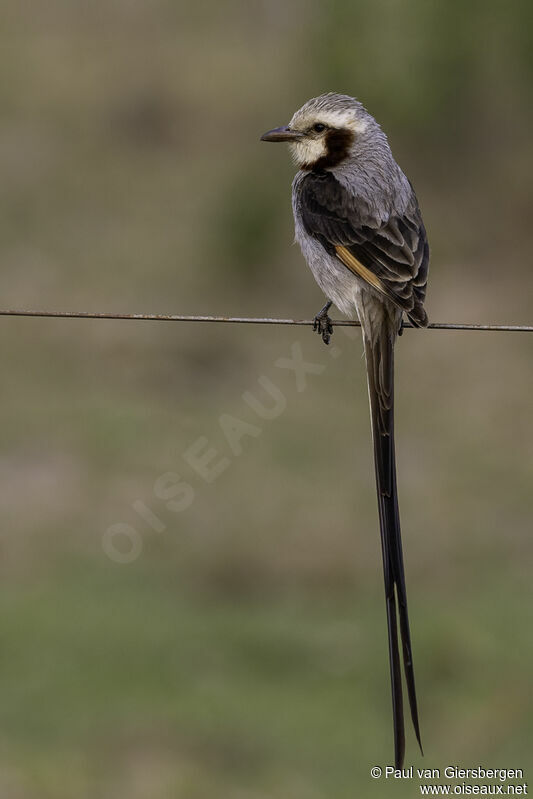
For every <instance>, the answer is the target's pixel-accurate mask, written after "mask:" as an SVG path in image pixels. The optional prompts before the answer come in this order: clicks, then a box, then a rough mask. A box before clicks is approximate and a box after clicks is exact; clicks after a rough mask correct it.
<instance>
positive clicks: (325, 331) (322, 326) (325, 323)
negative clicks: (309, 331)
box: [313, 300, 333, 344]
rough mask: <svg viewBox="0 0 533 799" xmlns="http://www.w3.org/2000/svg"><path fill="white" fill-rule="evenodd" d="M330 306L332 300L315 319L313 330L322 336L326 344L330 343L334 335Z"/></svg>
mask: <svg viewBox="0 0 533 799" xmlns="http://www.w3.org/2000/svg"><path fill="white" fill-rule="evenodd" d="M330 308H331V300H330V301H329V302H327V303H326V304H325V305H324V307H323V308H322V310H321V311H319V312H318V313H317V315H316V316H315V318H314V321H313V330H314V331H315V332H316V333H318V335H319V336H322V341H323V342H324V344H329V340H330V338H331V336H332V335H333V323H332V321H331V319H330V317H329V314H328V311H329V309H330Z"/></svg>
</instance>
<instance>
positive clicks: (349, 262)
mask: <svg viewBox="0 0 533 799" xmlns="http://www.w3.org/2000/svg"><path fill="white" fill-rule="evenodd" d="M335 252H336V253H337V256H338V257H339V258H340V260H341V261H342V262H343V264H344V266H347V267H348V269H349V270H350V272H353V273H354V275H357V276H358V277H360V278H361V279H362V280H364V281H365V283H369V284H370V285H371V286H373V287H374V288H375V289H377V290H378V291H379V292H381V294H385V296H387V297H388V296H389V292H388V291H387V289H386V288H385V286H384V285H383V283H382V282H381V280H380V279H379V277H377V275H375V274H374V273H373V272H371V271H370V269H368V268H367V267H366V266H363V264H362V263H361V262H360V261H358V260H357V258H356V257H355V255H352V253H351V252H350V251H349V250H347V249H346V247H343V246H342V245H340V244H339V245H338V246H336V247H335Z"/></svg>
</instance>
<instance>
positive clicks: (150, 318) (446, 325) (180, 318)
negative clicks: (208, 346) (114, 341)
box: [0, 309, 533, 333]
mask: <svg viewBox="0 0 533 799" xmlns="http://www.w3.org/2000/svg"><path fill="white" fill-rule="evenodd" d="M0 316H19V317H20V316H33V317H39V318H45V319H49V318H51V319H118V320H129V321H145V322H219V323H226V324H241V325H303V326H304V327H305V326H309V325H312V324H313V322H314V320H313V319H277V318H275V317H271V316H190V315H186V314H150V313H112V312H105V311H104V312H96V311H33V310H17V309H3V310H2V309H0ZM332 324H333V325H334V326H337V327H339V326H340V327H342V326H345V327H360V326H361V325H360V323H359V322H356V321H352V320H350V319H333V320H332ZM403 326H404V328H412V327H414V325H412V324H411V323H410V322H404V325H403ZM428 328H429V329H430V330H493V331H499V332H502V331H506V332H511V333H533V325H492V324H489V325H477V324H469V323H464V324H463V323H461V322H431V323H430V324H429V325H428Z"/></svg>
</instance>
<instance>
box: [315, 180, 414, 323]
mask: <svg viewBox="0 0 533 799" xmlns="http://www.w3.org/2000/svg"><path fill="white" fill-rule="evenodd" d="M300 192H301V194H300V201H301V205H300V209H301V214H302V221H303V225H304V227H305V229H306V231H307V233H308V234H309V235H311V236H314V237H315V238H317V239H318V240H319V241H320V242H321V243H322V245H323V246H324V247H325V249H326V250H327V251H328V252H329V253H330V254H332V255H336V256H337V258H339V260H341V261H342V263H344V265H345V266H346V267H347V268H348V269H350V270H351V271H352V272H354V273H355V274H357V275H358V276H359V277H360V278H362V279H363V280H365V281H366V282H367V283H369V284H370V285H371V286H373V287H374V289H376V290H377V291H378V292H379V293H381V294H383V295H384V296H386V297H388V298H389V299H390V300H391V301H392V302H393V303H394V304H395V305H397V306H398V307H399V308H401V310H402V311H404V312H405V313H406V314H407V316H408V317H409V319H410V320H411V321H412V323H413V324H414V325H416V326H424V325H426V324H427V321H428V320H427V315H426V312H425V310H424V307H423V303H424V298H425V294H426V283H427V274H428V264H429V246H428V242H427V236H426V230H425V228H424V223H423V222H422V217H421V214H420V209H419V207H418V202H417V199H416V196H415V193H414V191H413V192H412V196H411V200H410V202H409V204H408V206H407V208H406V210H405V212H404V213H403V214H402V215H401V216H394V215H393V216H391V217H390V218H389V219H388V220H387V221H386V222H382V221H381V220H379V221H373V220H376V219H377V215H376V214H373V213H372V209H370V208H368V206H367V205H366V204H365V203H363V201H361V202H360V203H358V199H357V197H354V196H352V195H350V194H349V193H348V192H347V191H346V189H345V188H344V187H343V186H342V185H341V184H340V183H339V182H338V180H337V179H336V178H335V177H334V175H332V173H331V172H322V173H313V172H310V173H309V174H308V175H306V177H305V178H304V179H303V181H302V183H301V186H300Z"/></svg>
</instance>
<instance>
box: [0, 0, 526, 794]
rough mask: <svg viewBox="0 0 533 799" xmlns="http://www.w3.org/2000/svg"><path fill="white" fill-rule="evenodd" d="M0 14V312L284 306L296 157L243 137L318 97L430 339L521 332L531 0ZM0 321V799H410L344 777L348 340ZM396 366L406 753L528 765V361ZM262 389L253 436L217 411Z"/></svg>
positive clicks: (472, 355)
mask: <svg viewBox="0 0 533 799" xmlns="http://www.w3.org/2000/svg"><path fill="white" fill-rule="evenodd" d="M2 11H3V14H2V16H3V22H2V30H1V33H0V37H1V47H0V102H1V109H2V118H1V123H0V175H1V181H0V202H1V209H0V248H1V261H2V270H1V275H0V287H1V300H0V305H2V306H3V307H15V308H48V309H70V310H95V311H122V312H147V313H149V312H152V313H157V312H161V313H199V314H210V313H213V314H236V315H254V314H260V315H279V316H295V317H299V318H309V317H310V316H312V315H313V314H314V313H315V312H316V311H317V310H318V309H319V308H320V306H321V305H322V302H323V298H322V295H321V293H320V291H319V289H318V288H317V286H316V285H315V283H314V281H313V279H312V276H311V275H310V273H308V271H307V270H306V267H305V265H304V263H303V260H302V257H301V255H300V253H299V251H298V250H297V248H296V247H294V246H291V243H292V236H293V232H292V216H291V211H290V181H291V177H292V173H293V167H292V166H291V164H290V161H289V158H288V154H287V153H286V152H285V151H284V149H283V148H273V147H271V146H267V145H264V144H260V143H259V136H260V134H261V133H262V132H263V131H264V130H266V129H268V128H271V127H274V126H276V125H279V124H284V123H286V122H287V121H288V119H289V118H290V116H291V115H292V113H293V111H294V110H295V109H296V108H298V107H299V106H300V105H301V104H302V103H303V102H304V101H305V100H306V99H308V98H309V97H310V96H314V95H316V94H319V93H321V92H323V91H328V90H336V91H341V92H347V93H350V94H355V95H356V96H358V97H359V98H360V99H361V100H362V101H363V102H364V103H365V105H367V107H368V108H369V110H370V111H371V112H372V113H373V114H374V115H375V116H376V117H377V118H378V120H379V121H380V122H381V124H382V125H383V127H384V129H385V130H386V131H387V132H388V134H389V138H390V141H391V145H392V147H393V151H394V153H395V155H396V157H397V159H398V160H399V161H400V163H401V164H402V166H403V168H404V169H405V171H406V172H407V174H408V175H409V176H410V178H411V179H412V181H413V183H414V185H415V187H416V189H417V193H418V196H419V199H420V203H421V206H422V209H423V212H424V217H425V221H426V225H427V228H428V231H429V235H430V241H431V245H432V265H431V273H430V288H429V294H428V311H429V315H430V318H431V319H432V320H433V321H468V322H494V323H531V321H532V319H531V297H532V294H533V273H532V271H531V251H532V246H533V234H532V229H533V226H532V219H531V185H532V182H533V149H532V144H531V124H532V122H533V119H532V117H533V113H532V106H531V83H532V77H533V56H532V53H533V41H532V38H533V36H532V31H533V24H532V16H531V4H530V2H526V0H523V1H521V0H512V1H511V2H509V3H506V4H503V3H500V2H498V0H484V2H483V3H481V2H470V3H464V2H458V0H448V2H444V0H443V1H442V2H428V1H427V0H406V2H402V3H400V2H398V1H397V0H373V2H370V0H365V2H361V1H359V2H353V1H352V0H333V2H304V0H295V2H288V3H287V2H282V0H263V1H262V2H260V1H259V0H249V1H248V2H244V1H241V2H225V3H219V4H217V3H215V2H207V1H206V0H197V2H194V3H189V2H171V1H170V0H153V1H152V2H144V3H142V2H139V1H138V0H107V2H105V3H100V2H95V3H92V4H88V3H85V2H81V0H68V2H67V0H63V2H61V1H60V0H51V2H47V3H41V4H38V3H28V4H21V3H20V2H15V0H5V2H4V3H3V4H2ZM0 327H1V330H2V336H1V364H2V367H1V368H2V376H3V379H2V391H1V406H0V407H1V417H2V425H1V427H0V436H1V443H2V448H1V460H0V475H1V480H0V496H1V504H0V508H1V520H2V525H1V531H2V557H1V566H0V568H1V588H0V592H1V602H0V631H1V642H0V651H1V655H0V795H1V796H2V797H4V796H5V797H9V799H67V798H68V799H72V797H76V799H78V797H79V798H80V799H85V798H87V799H89V797H90V799H95V798H96V799H115V797H120V798H121V799H122V797H128V798H129V799H160V798H162V797H179V799H181V798H182V797H183V799H205V798H206V797H209V798H211V797H221V796H223V797H232V799H233V798H234V799H266V798H267V797H269V798H270V797H276V799H322V798H324V799H326V797H327V798H328V799H329V798H330V797H338V798H339V799H342V798H343V797H353V796H355V795H359V794H361V795H363V796H366V797H374V796H382V795H384V794H389V793H390V794H392V795H395V796H399V797H404V796H405V797H408V796H416V795H418V781H416V780H415V781H414V782H409V781H403V782H395V783H394V784H391V782H390V781H389V782H387V783H385V782H384V781H379V780H377V781H376V780H372V779H371V778H370V776H369V770H370V767H371V766H373V765H376V764H378V765H382V766H384V765H385V764H387V763H390V761H391V759H392V730H391V708H390V693H389V677H388V661H387V643H386V622H385V608H384V600H383V588H382V573H381V554H380V549H379V536H378V526H377V514H376V503H375V495H374V483H373V467H372V462H371V445H370V432H369V419H368V408H367V393H366V386H365V377H364V363H363V360H362V358H361V342H360V338H359V335H358V334H357V335H355V334H354V336H353V340H352V339H350V337H349V336H348V335H346V333H345V330H344V329H338V330H337V332H336V334H335V339H334V340H335V341H336V344H337V350H336V354H337V357H333V356H332V354H331V349H330V350H329V351H328V350H326V348H324V347H323V345H322V344H321V342H320V341H319V339H318V338H317V337H315V336H314V335H313V334H312V333H311V331H310V330H307V329H304V328H266V327H265V328H262V327H256V326H250V327H246V328H244V327H242V326H241V327H232V326H223V327H222V326H217V327H215V326H212V325H199V324H198V325H196V324H194V325H193V324H190V325H185V324H183V325H182V324H180V325H178V324H165V323H150V322H144V323H141V322H136V323H134V322H112V321H81V320H79V321H76V320H72V321H62V320H43V319H13V318H12V319H6V318H4V319H0ZM298 347H300V348H301V352H302V355H303V357H304V358H305V360H306V361H308V362H311V363H314V364H315V365H318V366H317V367H316V369H315V371H316V372H317V373H315V374H307V375H306V376H305V385H300V386H299V388H301V389H302V390H301V391H299V390H297V388H298V387H297V384H296V380H295V376H294V373H293V372H292V371H291V370H289V369H284V368H281V367H280V366H279V365H276V362H277V361H278V360H279V359H283V358H290V357H291V352H292V353H293V354H294V352H297V350H298ZM397 370H398V378H397V392H398V409H397V415H398V418H397V430H398V432H397V435H398V447H397V448H398V453H399V455H398V460H399V470H400V477H399V482H400V501H401V508H402V519H403V528H404V546H405V558H406V569H407V578H408V589H409V597H410V610H411V625H412V631H413V643H414V654H415V664H416V672H417V681H418V690H419V701H420V712H421V724H422V733H423V740H424V746H425V752H426V755H425V757H424V758H423V759H422V758H421V756H420V755H419V753H418V752H417V748H416V744H415V741H414V738H413V735H412V734H411V732H410V731H409V734H408V750H407V752H408V755H407V763H408V764H414V765H415V766H421V765H424V766H426V767H431V768H443V767H444V766H446V765H462V766H468V767H471V766H476V765H483V766H485V767H500V768H502V767H507V768H510V767H517V768H524V769H527V768H528V766H530V765H531V751H532V748H533V721H532V719H533V712H532V711H533V707H532V691H531V661H532V656H533V624H532V622H533V614H532V604H531V572H532V568H533V564H532V557H531V555H532V543H531V541H532V539H531V528H532V496H531V495H532V491H531V486H532V480H533V452H532V442H533V414H532V399H531V398H532V395H533V337H531V336H530V335H526V334H517V333H515V334H512V333H500V334H498V333H460V332H438V331H421V332H418V333H415V332H412V331H407V332H406V334H405V335H404V336H403V338H402V339H401V341H400V342H399V346H398V355H397ZM318 372H319V373H318ZM265 379H267V380H268V381H270V382H266V380H265ZM258 381H260V382H258ZM273 386H275V388H276V390H277V396H276V403H275V404H276V407H277V408H278V410H279V411H280V412H279V413H276V412H273V413H272V414H270V415H271V416H272V417H274V418H266V419H265V418H260V417H259V416H258V415H257V413H256V411H254V410H253V408H252V407H251V406H250V404H249V403H247V402H246V399H245V398H243V394H245V392H251V393H252V394H253V395H254V396H255V398H256V400H259V401H260V402H261V403H262V404H263V405H264V406H266V407H267V408H269V407H270V408H272V407H273V406H274V399H273V398H272V397H271V396H269V393H268V391H267V389H266V387H267V388H268V387H270V390H271V391H272V390H273V388H272V387H273ZM248 399H249V398H248ZM224 414H226V415H227V414H229V415H230V417H234V419H238V420H239V422H238V424H240V425H241V426H240V428H239V434H242V439H241V441H240V444H241V451H240V452H239V454H237V453H236V452H235V450H236V449H238V448H237V447H236V446H235V445H234V448H233V450H232V449H231V447H230V445H229V443H228V441H227V438H226V436H224V434H223V431H222V429H221V421H222V425H224V424H226V425H227V424H228V421H229V423H230V424H233V425H235V424H237V422H235V421H234V420H233V421H232V420H231V419H229V420H228V417H227V416H224ZM221 416H222V420H221ZM243 423H246V424H247V425H248V427H245V428H243V427H242V424H243ZM195 448H197V451H198V452H200V451H201V452H202V453H204V454H205V452H206V451H207V450H208V449H213V450H216V454H211V456H212V458H213V460H212V462H211V466H213V465H218V469H219V471H220V474H219V475H218V476H217V477H216V478H215V479H213V480H212V481H211V482H206V480H205V479H203V478H202V477H201V476H200V475H199V474H198V473H197V471H195V469H194V468H193V466H192V465H191V464H192V455H191V452H193V451H194V449H195ZM169 473H171V475H174V476H173V477H172V476H169ZM176 475H178V476H179V480H180V481H181V484H179V483H177V481H178V477H176ZM172 480H174V483H173V482H172ZM184 484H186V485H184ZM116 525H119V527H117V526H116ZM125 525H129V526H125ZM527 776H528V775H527V774H526V778H527Z"/></svg>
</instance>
